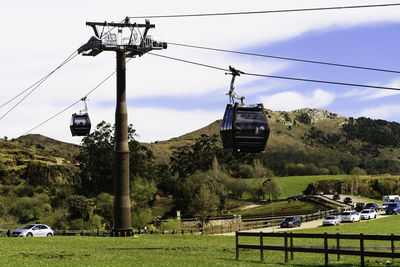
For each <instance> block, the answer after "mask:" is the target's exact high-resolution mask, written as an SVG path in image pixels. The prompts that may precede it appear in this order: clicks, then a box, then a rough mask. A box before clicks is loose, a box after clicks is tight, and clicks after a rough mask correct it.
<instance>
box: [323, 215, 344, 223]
mask: <svg viewBox="0 0 400 267" xmlns="http://www.w3.org/2000/svg"><path fill="white" fill-rule="evenodd" d="M339 224H340V219H339V216H328V217H326V218H325V219H324V220H323V221H322V225H339Z"/></svg>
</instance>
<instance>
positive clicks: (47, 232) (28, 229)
mask: <svg viewBox="0 0 400 267" xmlns="http://www.w3.org/2000/svg"><path fill="white" fill-rule="evenodd" d="M53 235H54V232H53V230H51V228H50V227H48V226H47V225H45V224H27V225H25V226H22V227H21V228H18V229H16V230H14V231H13V232H12V233H11V236H15V237H17V236H22V237H29V236H53Z"/></svg>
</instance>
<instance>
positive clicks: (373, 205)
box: [365, 203, 381, 211]
mask: <svg viewBox="0 0 400 267" xmlns="http://www.w3.org/2000/svg"><path fill="white" fill-rule="evenodd" d="M365 208H366V209H374V210H375V211H378V210H380V209H381V208H380V207H379V205H378V204H376V203H367V204H366V205H365Z"/></svg>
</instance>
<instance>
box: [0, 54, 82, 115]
mask: <svg viewBox="0 0 400 267" xmlns="http://www.w3.org/2000/svg"><path fill="white" fill-rule="evenodd" d="M77 55H78V54H77V51H76V50H75V51H74V52H73V53H72V54H71V55H70V56H68V58H66V59H65V60H64V61H63V62H62V63H61V64H60V65H58V66H57V67H56V68H55V69H54V70H52V71H51V72H50V73H48V74H47V75H45V76H44V77H42V78H41V79H40V80H39V81H37V82H35V83H34V84H32V85H31V86H29V87H28V88H27V89H25V90H23V91H22V92H20V93H18V94H17V95H16V96H14V97H13V98H11V99H9V100H8V101H6V102H5V103H4V104H2V105H1V106H0V108H2V107H4V106H5V105H7V104H8V103H10V102H11V101H13V100H15V99H16V98H18V97H19V96H21V95H22V94H24V93H26V92H27V91H28V90H30V91H29V92H28V93H27V94H26V95H25V96H24V97H23V98H22V99H21V100H20V101H18V102H17V103H16V104H15V105H14V106H12V107H11V108H10V109H9V110H8V111H7V112H6V113H4V114H3V115H2V116H1V117H0V120H2V119H3V118H4V117H5V116H7V114H9V113H10V112H11V111H12V110H13V109H15V108H16V107H17V106H18V105H19V104H21V102H22V101H24V100H25V99H26V98H27V97H28V96H29V95H31V94H32V93H33V92H34V91H35V90H36V89H38V88H39V86H40V85H41V84H43V83H44V82H45V81H46V80H47V79H48V78H49V77H50V76H51V75H53V74H54V73H55V72H56V71H57V70H58V69H60V68H61V67H62V66H64V65H65V64H67V63H68V62H70V61H71V60H72V59H74V58H75V57H76V56H77Z"/></svg>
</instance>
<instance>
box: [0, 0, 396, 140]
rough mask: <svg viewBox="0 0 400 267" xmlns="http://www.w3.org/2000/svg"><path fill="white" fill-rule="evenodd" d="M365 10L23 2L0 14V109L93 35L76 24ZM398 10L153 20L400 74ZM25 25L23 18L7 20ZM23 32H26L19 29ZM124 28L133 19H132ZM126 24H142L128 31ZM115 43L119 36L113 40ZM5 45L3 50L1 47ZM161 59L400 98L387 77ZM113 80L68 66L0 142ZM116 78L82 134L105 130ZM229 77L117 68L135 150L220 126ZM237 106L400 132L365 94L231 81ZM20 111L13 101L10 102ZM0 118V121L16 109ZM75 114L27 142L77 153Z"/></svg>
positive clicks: (286, 64) (79, 63)
mask: <svg viewBox="0 0 400 267" xmlns="http://www.w3.org/2000/svg"><path fill="white" fill-rule="evenodd" d="M367 4H376V1H373V0H348V1H343V0H330V1H318V0H301V1H298V0H281V1H263V0H254V1H251V2H250V3H249V2H244V1H228V0H221V1H211V0H204V1H190V2H189V1H183V0H173V1H168V2H167V1H161V0H155V1H153V2H152V4H151V5H147V4H146V3H141V4H138V3H133V1H122V0H117V1H116V2H115V3H114V4H113V7H110V5H109V2H108V1H105V0H97V1H94V0H88V1H85V2H82V1H78V0H72V1H68V2H65V3H64V2H59V1H49V0H40V1H35V2H33V1H28V0H21V1H18V2H6V1H3V2H1V3H0V8H1V9H2V10H5V11H7V12H5V14H4V16H3V17H2V18H1V19H2V20H4V23H6V22H7V21H13V23H14V24H13V27H6V28H5V29H3V36H5V37H7V38H6V39H5V41H3V42H2V43H1V47H2V49H0V59H1V61H0V62H1V63H0V73H1V80H2V86H1V87H0V91H1V93H2V94H1V95H2V97H1V98H0V99H1V101H0V102H1V103H0V105H1V104H2V103H4V102H5V101H6V100H8V99H10V98H11V97H13V96H15V95H16V94H17V93H18V92H20V91H22V90H23V89H25V88H27V87H28V86H29V85H30V84H32V83H34V82H35V81H37V80H38V79H40V78H41V77H42V76H43V75H45V74H47V73H48V72H49V71H51V70H52V69H53V68H54V67H55V66H57V65H58V64H59V63H60V62H62V61H63V60H64V59H65V58H66V57H67V56H68V55H69V54H70V53H71V52H72V51H74V49H77V48H78V47H79V46H80V45H82V44H83V43H85V42H86V41H87V40H88V39H89V38H90V37H91V36H92V35H93V31H92V29H91V28H90V27H86V26H85V23H86V21H105V20H107V21H120V20H122V19H123V18H124V17H125V16H135V15H143V14H155V15H157V14H184V13H213V12H235V11H255V10H274V9H294V8H310V7H327V6H343V5H367ZM399 12H400V7H390V8H375V9H352V10H340V11H338V10H336V11H321V12H300V13H287V14H284V13H281V14H269V15H265V14H264V15H251V16H225V17H203V18H182V19H154V20H151V22H152V23H154V24H156V28H155V29H152V30H151V31H150V34H151V35H153V36H154V37H155V38H157V39H159V40H163V41H167V42H176V43H184V44H193V45H199V46H209V47H215V48H222V49H231V50H239V51H246V52H253V53H262V54H269V55H276V56H283V57H295V58H302V59H309V60H319V61H328V62H334V63H342V64H351V65H361V66H367V67H376V68H385V69H394V70H400V60H399V59H400V56H399V53H398V47H400V46H399V38H400V37H399V34H398V33H399V32H400V31H399V29H400V17H399V16H398V14H399ZM16 17H18V18H24V19H15V18H16ZM27 21H29V23H26V22H27ZM132 22H133V20H132ZM137 22H143V21H140V20H138V21H137ZM124 34H125V32H124ZM7 40H8V41H7ZM155 53H159V54H162V55H166V56H171V57H177V58H182V59H185V60H191V61H195V62H200V63H205V64H210V65H214V66H218V67H222V68H228V66H229V65H232V66H234V67H235V68H237V69H240V70H242V71H245V72H250V73H260V74H270V75H281V76H289V77H299V78H309V79H318V80H328V81H338V82H348V83H360V84H369V85H380V86H389V87H398V88H400V77H398V74H391V73H380V72H373V71H362V70H355V69H348V68H338V67H330V66H322V65H316V64H307V63H299V62H290V61H282V60H272V59H265V58H257V57H249V56H242V55H233V54H224V53H219V52H212V51H205V50H196V49H191V48H184V47H177V46H173V45H170V46H169V47H168V49H167V50H163V51H156V52H155ZM114 70H115V55H114V54H113V53H110V52H104V53H101V54H100V55H98V56H96V57H94V58H92V57H81V56H78V57H76V58H75V59H74V60H73V61H71V62H70V63H68V64H67V65H65V66H64V67H63V68H61V69H60V70H59V71H57V72H56V73H55V74H54V75H53V76H51V78H50V79H49V80H47V81H46V82H45V83H44V84H43V85H42V86H41V87H40V88H39V89H38V90H37V91H35V92H34V93H32V95H30V96H29V97H28V98H27V99H26V100H24V101H23V102H22V103H21V105H19V106H18V107H17V108H15V110H13V111H12V112H10V113H9V114H8V115H7V116H6V117H5V118H4V119H2V120H0V129H1V130H0V137H2V136H7V137H9V138H16V137H19V136H21V135H23V134H25V133H26V132H27V131H29V130H30V129H32V128H33V127H35V126H37V125H38V124H39V123H41V122H43V121H44V120H46V119H48V118H49V117H51V116H52V115H54V114H55V113H57V112H59V111H60V110H62V109H64V108H65V107H67V106H69V105H71V104H72V103H74V102H75V101H76V100H78V99H80V98H81V97H83V96H84V94H85V93H87V92H88V91H90V90H91V89H93V88H94V86H96V85H97V84H98V83H99V82H100V81H102V80H103V79H104V78H105V77H106V76H108V75H109V74H110V73H111V72H112V71H114ZM115 83H116V81H115V77H112V78H111V79H110V80H109V81H107V82H106V83H104V84H103V85H102V86H101V87H99V88H98V89H97V90H95V91H94V92H93V93H92V94H91V95H90V96H89V101H88V107H89V112H90V116H91V120H92V123H93V124H94V125H96V124H97V123H99V122H101V121H102V120H105V121H107V122H110V123H113V121H114V109H115ZM229 83H230V76H227V75H225V74H224V72H222V71H217V70H214V69H207V68H202V67H199V66H194V65H188V64H184V63H180V62H176V61H171V60H167V59H162V58H158V57H155V56H151V55H145V56H143V57H140V58H135V59H133V60H132V61H131V62H129V63H128V64H127V97H128V112H129V115H128V120H129V123H132V124H133V125H134V128H136V130H137V132H138V133H139V135H140V137H139V140H140V141H144V142H153V141H156V140H165V139H169V138H172V137H176V136H179V135H182V134H185V133H187V132H190V131H193V130H196V129H198V128H201V127H204V126H206V125H208V124H210V123H212V122H214V121H215V120H217V119H220V118H221V117H222V115H223V112H224V109H225V106H226V103H227V102H228V97H227V96H226V95H225V94H226V93H227V92H228V90H229ZM235 85H236V86H235V87H236V91H237V93H238V94H239V95H245V96H246V99H247V103H249V104H251V103H259V102H262V103H264V106H265V107H266V108H269V109H272V110H285V111H291V110H295V109H299V108H304V107H309V108H324V109H328V110H330V111H332V112H335V113H338V114H340V115H343V116H347V117H349V116H353V117H359V116H367V117H371V118H374V119H386V120H391V121H397V122H400V117H399V116H400V104H398V103H400V101H399V100H400V99H399V98H400V95H399V94H398V93H397V92H392V91H382V90H376V89H367V88H353V87H347V86H338V85H328V84H315V83H306V82H295V81H285V80H277V79H271V78H256V77H249V76H241V77H238V78H237V81H236V83H235ZM18 100H20V98H19V99H17V100H16V101H18ZM16 101H14V102H13V103H10V104H9V105H7V106H5V107H3V108H0V116H1V115H3V114H4V113H5V112H6V111H7V110H8V109H9V108H11V107H12V105H14V104H15V103H16ZM81 109H83V104H82V103H79V104H78V105H75V106H74V107H73V108H71V109H69V110H68V111H67V112H64V113H62V114H61V115H60V116H58V117H56V118H55V119H53V120H51V121H49V122H48V123H46V124H44V125H43V126H41V127H39V128H37V129H35V130H34V131H32V132H30V133H37V134H42V135H46V136H49V137H52V138H55V139H58V140H62V141H65V142H72V143H77V144H79V143H80V141H81V139H80V138H76V137H71V135H70V132H69V121H70V116H71V114H72V113H74V112H77V111H79V110H81Z"/></svg>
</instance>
